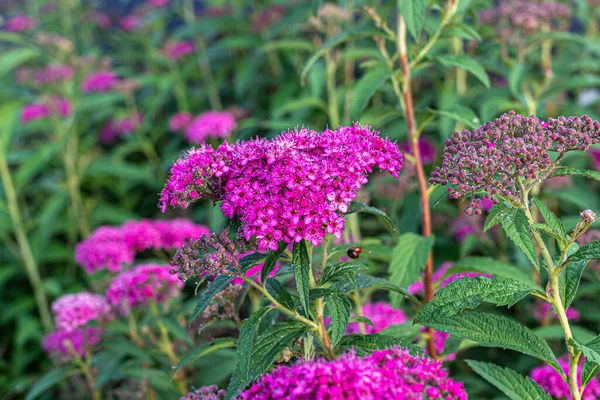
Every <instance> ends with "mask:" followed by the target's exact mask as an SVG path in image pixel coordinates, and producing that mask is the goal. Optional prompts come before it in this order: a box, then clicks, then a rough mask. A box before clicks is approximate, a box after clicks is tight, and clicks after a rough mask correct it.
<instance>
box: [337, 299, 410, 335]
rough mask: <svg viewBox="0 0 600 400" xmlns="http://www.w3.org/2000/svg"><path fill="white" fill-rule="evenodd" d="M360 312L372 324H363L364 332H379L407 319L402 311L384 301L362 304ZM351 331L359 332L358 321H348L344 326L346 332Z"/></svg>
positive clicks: (349, 332)
mask: <svg viewBox="0 0 600 400" xmlns="http://www.w3.org/2000/svg"><path fill="white" fill-rule="evenodd" d="M362 314H363V316H365V317H367V318H369V319H370V320H371V322H373V326H371V325H369V324H365V333H366V334H371V333H379V332H381V331H382V330H384V329H386V328H388V327H389V326H390V325H398V324H403V323H405V322H406V321H407V318H406V314H404V311H402V310H400V309H397V310H395V309H394V307H392V305H391V304H389V303H385V302H378V303H365V304H363V306H362ZM353 316H354V315H353ZM353 333H360V324H359V323H358V322H350V323H349V324H348V327H347V328H346V334H353Z"/></svg>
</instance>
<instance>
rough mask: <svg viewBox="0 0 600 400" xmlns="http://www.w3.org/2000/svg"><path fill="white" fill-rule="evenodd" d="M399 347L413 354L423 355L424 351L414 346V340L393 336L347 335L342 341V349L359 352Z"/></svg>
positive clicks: (376, 334) (375, 334)
mask: <svg viewBox="0 0 600 400" xmlns="http://www.w3.org/2000/svg"><path fill="white" fill-rule="evenodd" d="M392 346H399V347H402V348H405V349H408V350H410V351H411V353H412V354H422V353H423V349H422V348H420V347H419V346H417V345H416V344H414V342H413V340H412V339H404V338H396V337H393V336H387V335H382V334H378V333H374V334H371V335H358V334H355V335H346V336H344V337H343V338H342V340H341V341H340V349H355V350H356V351H357V352H372V351H373V350H379V349H386V348H389V347H392Z"/></svg>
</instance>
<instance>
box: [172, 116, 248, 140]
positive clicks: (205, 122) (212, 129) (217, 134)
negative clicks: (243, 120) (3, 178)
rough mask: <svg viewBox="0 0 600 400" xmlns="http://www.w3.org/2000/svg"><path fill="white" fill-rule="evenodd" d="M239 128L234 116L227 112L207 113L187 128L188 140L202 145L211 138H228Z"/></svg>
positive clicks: (185, 134) (191, 122)
mask: <svg viewBox="0 0 600 400" xmlns="http://www.w3.org/2000/svg"><path fill="white" fill-rule="evenodd" d="M235 128H237V123H236V122H235V118H234V117H233V115H232V114H231V113H229V112H227V111H206V112H204V113H202V114H200V115H198V116H197V117H196V118H194V119H193V120H192V121H190V123H189V124H188V125H187V126H186V127H185V131H184V136H185V138H186V140H187V141H188V142H190V143H194V144H202V143H204V142H206V140H207V139H209V138H214V139H220V138H226V137H229V135H231V133H232V132H233V131H234V130H235Z"/></svg>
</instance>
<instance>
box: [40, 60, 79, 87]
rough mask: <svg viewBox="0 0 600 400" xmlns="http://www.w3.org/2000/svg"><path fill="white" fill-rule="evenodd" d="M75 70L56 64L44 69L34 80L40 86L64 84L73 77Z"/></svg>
mask: <svg viewBox="0 0 600 400" xmlns="http://www.w3.org/2000/svg"><path fill="white" fill-rule="evenodd" d="M74 73H75V72H74V71H73V68H71V67H69V66H68V65H63V64H54V65H49V66H47V67H46V68H42V69H40V70H39V71H37V72H36V73H35V75H34V77H33V78H34V80H35V82H36V83H37V84H38V85H41V84H44V83H53V82H64V81H68V80H69V79H71V78H72V77H73V74H74Z"/></svg>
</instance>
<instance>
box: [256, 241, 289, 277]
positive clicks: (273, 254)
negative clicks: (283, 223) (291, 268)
mask: <svg viewBox="0 0 600 400" xmlns="http://www.w3.org/2000/svg"><path fill="white" fill-rule="evenodd" d="M286 248H287V243H285V242H280V243H279V247H278V248H277V250H275V251H272V250H270V251H269V253H268V254H267V258H265V263H264V264H263V267H262V269H261V271H260V283H261V284H263V285H264V283H265V281H266V280H267V278H268V277H269V274H270V273H271V271H273V268H275V264H277V260H279V256H281V253H283V252H284V251H285V249H286Z"/></svg>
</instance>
